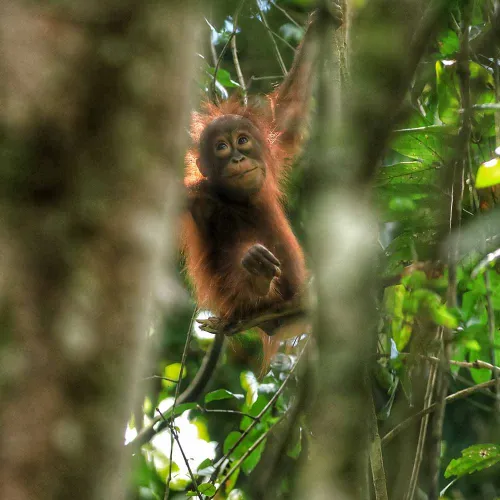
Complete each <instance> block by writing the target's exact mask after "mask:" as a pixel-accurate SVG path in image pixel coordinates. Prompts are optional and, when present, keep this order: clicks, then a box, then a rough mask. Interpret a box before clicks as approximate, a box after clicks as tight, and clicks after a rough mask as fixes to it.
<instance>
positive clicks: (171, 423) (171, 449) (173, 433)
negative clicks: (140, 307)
mask: <svg viewBox="0 0 500 500" xmlns="http://www.w3.org/2000/svg"><path fill="white" fill-rule="evenodd" d="M197 313H198V309H197V308H195V309H194V311H193V314H192V316H191V320H190V321H189V328H188V332H187V336H186V342H185V343H184V349H183V351H182V358H181V369H180V371H179V379H181V378H182V372H183V370H184V366H185V364H186V357H187V351H188V347H189V343H190V342H191V334H192V331H193V324H194V318H196V315H197ZM180 387H181V384H177V385H176V386H175V396H174V403H173V405H172V416H171V417H170V419H169V424H168V425H169V426H170V461H169V464H168V480H167V482H166V484H165V496H164V500H168V496H169V494H170V488H169V484H170V480H171V479H172V464H173V460H172V455H173V453H174V438H175V432H174V428H173V427H174V426H173V421H174V418H175V407H176V405H177V399H178V398H179V390H180ZM156 411H157V412H158V413H159V414H160V417H161V418H162V420H163V421H164V422H167V420H166V419H165V418H164V417H163V414H162V413H161V411H160V410H159V409H158V408H157V409H156ZM176 440H177V439H176ZM178 444H179V443H178ZM179 448H180V449H181V453H182V456H184V452H183V451H182V448H181V446H180V444H179ZM187 466H188V470H189V472H190V473H191V469H189V464H187ZM191 475H192V473H191ZM192 479H193V482H194V484H195V486H196V481H195V480H194V477H193V478H192ZM196 491H198V486H196ZM198 494H199V492H198ZM200 499H201V497H200Z"/></svg>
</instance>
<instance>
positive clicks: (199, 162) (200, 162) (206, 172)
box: [196, 156, 208, 177]
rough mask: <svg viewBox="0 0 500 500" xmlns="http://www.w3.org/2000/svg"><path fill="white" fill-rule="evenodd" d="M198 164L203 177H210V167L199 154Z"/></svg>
mask: <svg viewBox="0 0 500 500" xmlns="http://www.w3.org/2000/svg"><path fill="white" fill-rule="evenodd" d="M196 166H197V167H198V170H199V171H200V173H201V175H203V177H208V169H207V168H206V167H205V166H204V165H203V163H202V161H201V159H200V157H199V156H198V157H197V158H196Z"/></svg>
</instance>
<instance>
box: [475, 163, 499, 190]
mask: <svg viewBox="0 0 500 500" xmlns="http://www.w3.org/2000/svg"><path fill="white" fill-rule="evenodd" d="M496 184H500V158H493V159H492V160H489V161H486V162H484V163H482V164H481V165H480V167H479V169H478V171H477V177H476V188H478V189H480V188H486V187H491V186H495V185H496Z"/></svg>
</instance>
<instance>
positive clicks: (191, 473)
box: [156, 408, 203, 500]
mask: <svg viewBox="0 0 500 500" xmlns="http://www.w3.org/2000/svg"><path fill="white" fill-rule="evenodd" d="M156 411H157V412H158V413H159V414H160V416H161V417H162V418H163V419H164V421H165V422H167V423H168V427H169V429H170V435H171V436H172V444H171V448H170V465H169V473H168V481H167V484H166V490H165V497H164V499H165V500H167V499H168V493H169V491H170V488H169V484H170V480H171V479H172V452H173V440H174V439H175V442H176V443H177V446H178V447H179V450H180V452H181V455H182V458H183V460H184V463H185V464H186V467H187V470H188V473H189V477H190V478H191V481H192V482H193V485H194V489H195V490H196V493H197V496H198V498H199V499H200V500H203V498H202V497H201V493H200V490H199V489H198V484H197V482H196V477H195V475H194V474H193V471H192V470H191V466H190V465H189V460H188V459H187V457H186V454H185V453H184V449H183V448H182V446H181V443H180V441H179V436H178V435H177V431H176V430H175V427H174V426H173V422H172V418H170V419H166V418H164V416H163V414H162V412H161V411H160V409H159V408H156Z"/></svg>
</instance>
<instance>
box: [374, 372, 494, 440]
mask: <svg viewBox="0 0 500 500" xmlns="http://www.w3.org/2000/svg"><path fill="white" fill-rule="evenodd" d="M495 384H496V381H495V380H488V381H487V382H483V383H481V384H477V385H473V386H472V387H467V389H462V390H461V391H458V392H455V393H453V394H450V395H449V396H447V397H446V400H445V402H446V404H449V403H453V402H455V401H458V400H459V399H464V398H466V397H468V396H471V395H472V394H474V393H476V392H479V391H482V390H484V389H487V388H488V387H492V386H494V385H495ZM437 407H438V405H437V403H433V404H432V405H431V406H428V407H427V408H424V409H423V410H420V411H419V412H418V413H415V414H414V415H412V416H411V417H408V418H407V419H406V420H403V422H401V423H400V424H398V425H397V426H396V427H394V429H392V430H391V431H389V432H388V433H387V434H386V435H385V436H384V437H383V438H382V446H385V445H386V444H389V443H390V442H391V441H392V440H393V439H394V438H395V437H396V436H397V435H399V434H400V433H401V431H404V430H405V429H406V428H408V427H409V426H410V425H411V424H412V423H413V422H414V421H415V420H418V419H420V418H422V417H423V416H424V415H427V414H429V413H432V412H433V411H435V410H436V409H437Z"/></svg>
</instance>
